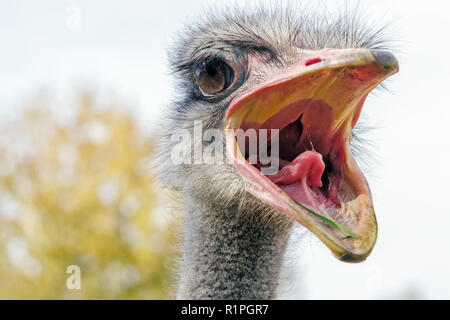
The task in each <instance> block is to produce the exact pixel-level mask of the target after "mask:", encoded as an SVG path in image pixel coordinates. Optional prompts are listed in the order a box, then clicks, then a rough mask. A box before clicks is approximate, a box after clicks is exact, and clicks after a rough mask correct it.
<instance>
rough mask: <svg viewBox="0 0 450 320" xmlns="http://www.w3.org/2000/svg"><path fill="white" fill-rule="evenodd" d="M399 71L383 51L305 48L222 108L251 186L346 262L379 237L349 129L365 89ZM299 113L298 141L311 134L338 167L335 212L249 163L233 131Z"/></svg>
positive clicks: (230, 144)
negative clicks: (303, 132) (301, 199)
mask: <svg viewBox="0 0 450 320" xmlns="http://www.w3.org/2000/svg"><path fill="white" fill-rule="evenodd" d="M398 70H399V67H398V63H397V60H396V59H395V57H394V56H393V55H392V54H390V53H388V52H386V51H379V50H369V49H338V50H333V49H324V50H321V51H310V52H307V53H306V54H304V55H303V58H302V59H301V61H299V62H298V63H297V64H296V65H294V66H293V67H291V68H289V69H288V70H285V71H283V73H280V74H278V75H276V76H275V77H273V78H272V79H270V80H269V81H267V82H265V83H263V84H261V85H259V86H258V87H256V88H254V89H252V90H251V91H249V92H246V93H244V94H242V95H240V96H237V97H236V98H234V99H233V100H232V101H231V103H230V105H229V108H228V110H227V114H226V117H225V121H226V123H227V129H231V130H226V131H227V150H228V153H229V155H231V156H232V157H233V159H234V164H235V166H236V168H237V169H238V171H239V173H240V174H241V175H242V176H243V177H244V178H245V179H246V180H247V181H249V182H250V183H249V184H248V185H249V186H248V191H249V192H250V193H252V194H253V195H254V196H255V197H257V198H259V199H260V200H262V201H264V202H266V203H267V204H269V205H271V206H272V207H274V208H276V209H278V210H279V211H281V212H284V213H285V214H287V215H289V216H290V217H292V218H293V219H295V220H297V221H298V222H299V223H301V224H302V225H304V226H306V227H307V228H308V229H309V230H310V231H311V232H313V233H314V234H315V235H316V236H317V237H318V238H319V239H320V240H321V241H322V242H324V243H325V244H326V245H327V246H328V247H329V248H330V249H331V251H332V252H333V253H334V254H335V255H336V256H337V257H338V258H339V259H341V260H343V261H351V262H358V261H363V260H364V259H365V258H366V257H367V256H368V255H369V254H370V252H371V251H372V249H373V246H374V244H375V241H376V238H377V223H376V218H375V213H374V209H373V204H372V197H371V193H370V189H369V186H368V184H367V181H366V179H365V178H364V176H363V174H362V173H361V171H360V170H359V168H358V166H357V164H356V161H355V159H354V158H353V156H352V154H351V151H350V140H351V136H352V135H351V132H352V129H353V127H354V126H355V124H356V122H357V120H358V118H359V115H360V112H361V109H362V106H363V104H364V101H365V99H366V97H367V95H368V94H369V93H370V91H372V90H373V89H374V88H375V87H376V86H378V85H379V84H380V83H381V82H382V81H383V80H384V79H386V78H387V77H389V76H390V75H392V74H394V73H396V72H398ZM286 115H289V116H286ZM299 116H301V121H302V124H303V126H304V128H305V129H307V130H308V134H309V137H302V139H309V142H311V144H314V151H317V152H318V153H320V154H321V155H322V156H324V157H325V156H328V157H330V158H331V160H332V162H333V166H334V167H335V170H336V172H337V173H338V174H336V176H338V177H339V182H338V183H337V188H338V189H339V190H338V192H337V198H338V200H339V202H340V203H341V204H340V206H339V208H338V209H336V210H337V211H336V213H334V212H335V211H333V214H332V215H330V213H329V212H330V211H329V210H325V209H323V207H321V206H319V205H317V206H315V205H314V203H311V204H310V203H308V204H306V205H305V204H303V205H302V204H299V203H298V201H296V200H295V199H293V198H292V196H290V195H288V194H287V193H286V192H284V190H282V189H280V188H279V186H277V185H276V184H275V183H273V182H272V181H271V180H270V179H269V178H268V177H267V176H264V175H263V174H262V173H261V172H260V171H259V170H258V169H257V168H255V167H254V166H252V165H249V163H248V162H247V160H246V159H245V156H243V155H242V153H241V152H240V150H239V147H238V146H237V143H236V138H235V136H234V133H233V130H235V129H240V128H242V129H247V128H254V129H257V130H259V129H263V128H266V129H269V128H271V127H272V126H273V125H274V123H276V125H277V127H278V128H283V127H285V126H286V125H288V124H289V123H290V122H291V121H293V120H292V119H293V117H294V118H297V117H299ZM294 120H295V119H294ZM333 210H334V209H333ZM314 211H315V212H319V214H320V215H322V216H323V217H325V218H326V219H328V220H336V219H337V218H339V219H340V221H341V225H344V226H345V228H344V229H346V230H348V229H349V230H350V232H351V234H354V235H357V236H355V237H348V234H347V235H346V234H345V233H343V231H342V230H341V229H339V228H333V227H332V224H330V223H325V222H326V221H325V220H323V219H319V218H318V216H317V215H315V214H314ZM324 221H325V222H324ZM338 225H340V224H338Z"/></svg>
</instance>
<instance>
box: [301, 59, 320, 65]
mask: <svg viewBox="0 0 450 320" xmlns="http://www.w3.org/2000/svg"><path fill="white" fill-rule="evenodd" d="M321 61H322V59H320V58H313V59H309V60H306V62H305V66H310V65H312V64H316V63H319V62H321Z"/></svg>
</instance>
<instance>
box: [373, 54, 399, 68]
mask: <svg viewBox="0 0 450 320" xmlns="http://www.w3.org/2000/svg"><path fill="white" fill-rule="evenodd" d="M370 53H371V54H372V56H373V58H374V60H375V62H376V63H377V64H380V65H382V66H383V68H384V69H386V70H392V71H394V72H397V71H398V69H399V66H398V61H397V59H396V58H395V56H394V55H393V54H392V53H390V52H388V51H384V50H375V49H374V50H370Z"/></svg>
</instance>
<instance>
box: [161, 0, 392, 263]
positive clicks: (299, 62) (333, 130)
mask: <svg viewBox="0 0 450 320" xmlns="http://www.w3.org/2000/svg"><path fill="white" fill-rule="evenodd" d="M382 36H383V29H381V30H380V29H376V30H372V29H370V28H369V27H367V26H365V25H364V24H363V23H361V20H360V19H358V17H357V15H355V14H354V13H351V14H350V13H348V14H343V15H340V16H338V17H336V18H335V19H331V18H329V17H327V16H326V15H319V14H307V13H305V12H304V11H301V10H300V11H299V12H298V11H296V10H294V9H292V8H287V9H276V8H272V9H269V10H267V9H255V10H253V11H252V12H247V11H243V10H238V9H233V10H228V11H227V10H224V11H221V13H220V14H208V16H207V18H206V19H204V20H203V21H202V22H201V23H200V24H198V25H195V26H190V27H188V28H186V30H184V32H183V33H181V34H180V36H179V38H178V41H177V43H176V46H175V47H174V49H173V51H172V52H171V56H170V58H171V65H172V67H173V70H174V74H175V75H176V76H177V80H178V89H179V96H178V98H177V101H175V102H174V103H173V104H172V105H171V107H170V108H169V110H168V112H167V114H166V116H165V121H164V125H163V132H164V136H163V138H162V142H161V145H160V149H159V150H160V153H159V164H160V171H161V176H162V177H163V179H164V181H165V182H166V183H167V184H169V185H171V186H173V187H175V188H176V189H178V190H180V191H182V192H184V193H185V194H187V195H189V197H191V198H193V199H195V201H197V202H202V203H204V204H206V205H207V206H209V207H211V208H214V209H215V210H222V209H223V210H226V209H227V208H230V207H232V208H235V209H234V210H235V212H236V213H235V214H236V216H237V215H240V216H242V215H248V216H251V217H252V221H253V222H254V223H255V224H261V225H267V224H280V223H281V224H282V223H285V222H287V223H288V224H289V222H290V221H296V222H298V223H300V224H301V225H303V226H305V227H306V228H308V229H309V230H310V231H311V232H312V233H314V234H315V235H316V236H317V237H318V238H319V239H320V240H321V241H322V242H323V243H324V244H325V245H326V246H327V247H328V248H329V249H330V250H331V252H332V253H333V254H334V255H335V256H336V257H337V258H339V259H341V260H343V261H349V262H358V261H362V260H364V259H365V258H366V257H367V256H368V255H369V254H370V252H371V250H372V248H373V246H374V244H375V240H376V237H377V223H376V218H375V213H374V209H373V204H372V198H371V194H370V190H369V186H368V183H367V181H366V179H365V178H364V175H363V173H362V172H361V170H360V169H359V168H358V165H357V163H356V161H355V158H354V155H353V154H352V152H351V143H352V130H353V127H354V126H355V124H356V122H357V121H358V117H359V115H360V112H361V109H362V107H363V104H364V101H365V100H366V98H367V96H368V94H369V93H370V92H371V91H372V90H373V89H374V88H376V87H377V86H378V85H379V84H380V83H381V82H382V81H383V80H384V79H386V78H387V77H389V76H390V75H392V74H394V73H396V72H397V71H398V64H397V61H396V59H395V58H394V56H393V55H392V54H391V53H389V52H388V51H386V50H387V48H386V47H385V40H384V39H383V37H382ZM209 129H213V131H211V130H209ZM238 129H242V131H241V132H244V133H247V132H248V131H249V130H250V129H251V130H250V131H252V130H253V132H254V133H255V135H254V136H253V137H255V136H256V140H257V148H256V149H253V150H251V147H250V146H249V145H250V142H249V140H251V135H250V134H249V135H247V140H246V139H243V140H241V142H242V141H244V143H239V142H238V138H237V135H236V132H237V130H238ZM263 129H267V130H265V131H264V130H263ZM214 130H215V131H214ZM271 130H274V131H271ZM277 130H278V131H277ZM186 132H189V134H190V137H191V139H187V140H186V139H183V138H182V137H184V136H185V133H186ZM211 132H212V133H213V134H211ZM262 132H264V133H265V134H266V135H260V133H262ZM208 133H209V134H208ZM218 133H221V134H218ZM202 134H203V137H202V136H201V135H202ZM212 136H214V138H213V139H212V138H211V137H212ZM180 137H181V138H180ZM221 137H222V138H221ZM272 141H278V144H275V143H274V144H272ZM189 143H192V146H191V145H189ZM183 145H184V147H187V149H186V148H184V147H183ZM212 145H214V148H212V147H211V146H212ZM274 146H276V147H277V150H274ZM191 147H192V149H191ZM183 148H184V149H183ZM212 149H214V151H213V152H212ZM262 149H266V150H264V151H265V152H267V154H269V155H270V159H271V160H276V161H275V163H277V164H278V166H277V167H276V170H275V171H274V172H269V173H267V172H264V169H267V168H268V167H269V164H268V163H267V162H266V163H263V161H262V160H261V159H260V158H259V155H260V154H261V153H260V151H262ZM267 149H269V150H267ZM174 150H177V151H174ZM180 150H185V151H186V150H188V152H187V153H186V154H187V157H188V161H181V163H176V164H175V163H174V160H173V154H174V152H175V153H176V152H178V151H180ZM191 151H192V152H191ZM276 151H277V152H276ZM222 152H223V154H224V155H226V156H227V157H224V158H223V161H222V162H220V161H218V162H217V161H216V162H215V163H211V161H207V158H208V156H210V155H211V154H218V153H222ZM215 159H220V157H219V158H217V157H216V158H215ZM230 159H231V161H229V160H230ZM266 160H267V159H266ZM278 169H279V171H278V172H277V170H278ZM205 219H206V217H205Z"/></svg>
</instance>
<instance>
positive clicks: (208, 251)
mask: <svg viewBox="0 0 450 320" xmlns="http://www.w3.org/2000/svg"><path fill="white" fill-rule="evenodd" d="M195 200H196V199H192V198H191V199H189V201H188V212H187V217H186V226H185V237H184V245H183V257H182V261H181V265H180V270H179V271H180V275H181V278H180V281H179V287H178V293H177V297H178V298H179V299H273V298H275V294H276V289H277V283H278V280H279V274H280V270H281V265H282V261H283V254H284V251H285V248H286V243H287V240H288V237H289V231H290V224H287V223H278V224H277V223H274V224H269V223H262V222H261V219H257V217H258V214H257V213H256V214H254V215H248V214H244V213H240V212H239V211H238V210H236V209H234V208H229V209H226V210H214V209H213V208H211V207H210V206H207V205H205V204H201V203H198V201H195Z"/></svg>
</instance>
